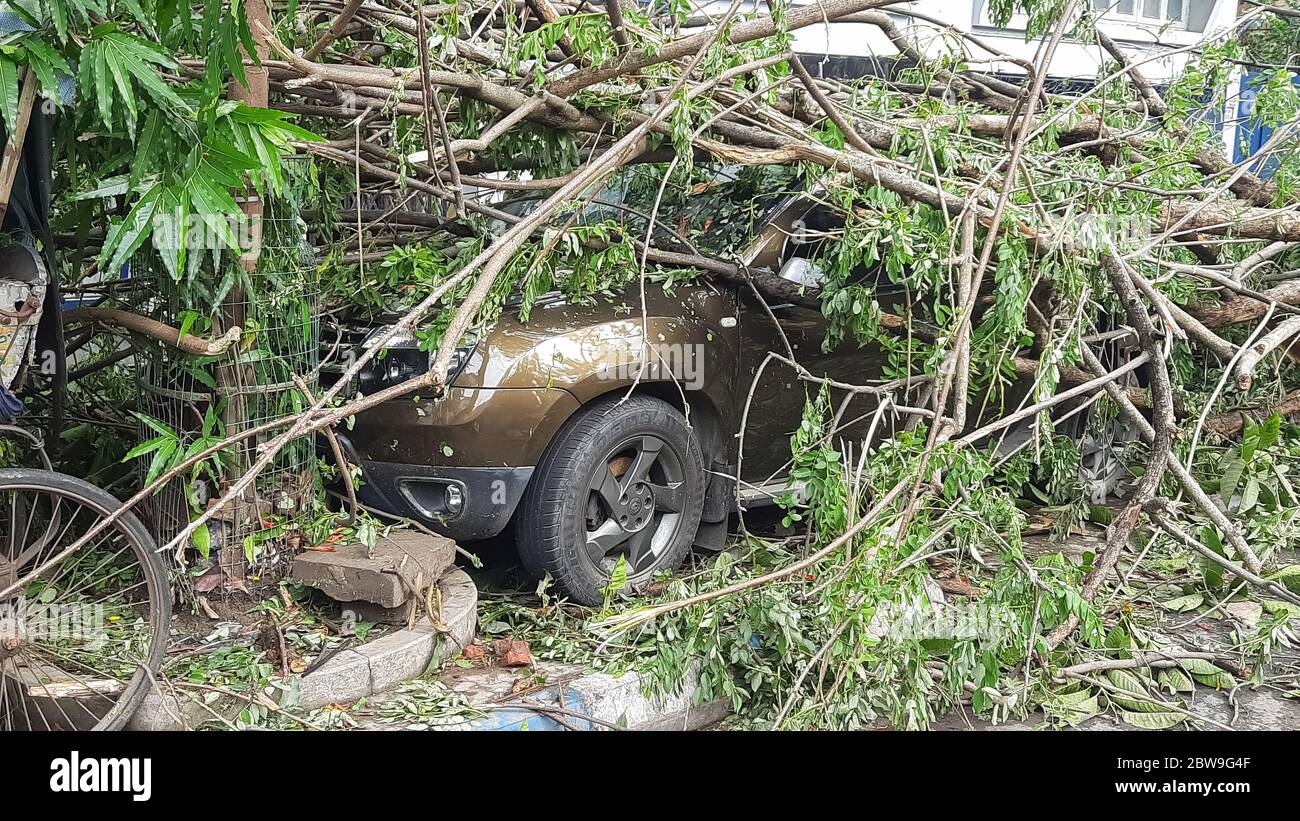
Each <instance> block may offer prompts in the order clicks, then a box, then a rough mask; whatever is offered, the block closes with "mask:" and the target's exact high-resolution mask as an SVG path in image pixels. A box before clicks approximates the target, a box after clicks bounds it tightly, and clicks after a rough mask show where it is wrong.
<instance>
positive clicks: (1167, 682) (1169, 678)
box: [1158, 667, 1196, 693]
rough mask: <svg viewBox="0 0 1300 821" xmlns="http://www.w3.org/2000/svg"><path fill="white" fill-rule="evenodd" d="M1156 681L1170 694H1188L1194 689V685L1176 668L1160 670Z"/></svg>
mask: <svg viewBox="0 0 1300 821" xmlns="http://www.w3.org/2000/svg"><path fill="white" fill-rule="evenodd" d="M1158 679H1159V681H1160V683H1161V684H1163V685H1164V686H1165V689H1167V690H1169V692H1170V693H1190V692H1192V691H1193V690H1195V689H1196V685H1195V684H1193V683H1192V680H1191V679H1190V678H1188V677H1187V674H1186V673H1184V672H1183V671H1182V670H1179V669H1178V668H1177V667H1170V668H1168V669H1166V670H1161V671H1160V675H1159V676H1158Z"/></svg>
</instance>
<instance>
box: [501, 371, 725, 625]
mask: <svg viewBox="0 0 1300 821" xmlns="http://www.w3.org/2000/svg"><path fill="white" fill-rule="evenodd" d="M703 507H704V459H703V456H702V455H701V453H700V447H699V443H698V442H697V441H696V439H695V437H694V435H693V434H692V433H691V430H690V428H689V427H687V424H686V419H685V417H683V416H682V414H681V412H680V411H678V410H677V409H676V408H674V407H672V406H671V405H669V404H667V403H666V402H663V401H661V400H659V399H655V398H653V397H648V396H632V397H629V398H627V399H625V400H622V401H620V400H619V397H612V398H609V399H602V400H597V401H596V402H593V403H592V404H590V405H588V406H587V407H585V408H583V409H582V410H580V411H579V412H578V413H577V414H575V415H574V416H573V418H571V419H570V420H569V421H568V422H567V423H566V424H565V426H564V428H563V429H562V430H561V431H560V433H558V434H557V435H556V437H555V440H554V441H552V442H551V445H550V446H549V447H548V448H547V451H546V454H545V456H543V458H542V463H541V464H540V465H539V466H538V468H537V471H536V473H535V474H534V476H533V480H532V482H530V483H529V486H528V491H527V492H526V493H525V494H524V498H523V502H522V504H521V505H520V511H519V516H518V517H517V519H516V540H517V542H518V545H519V555H520V558H521V559H522V561H523V563H524V566H525V567H526V568H528V570H529V571H531V572H532V573H533V574H535V575H537V576H539V577H540V576H543V575H545V574H550V576H551V577H552V578H553V579H554V580H555V581H556V583H557V584H558V585H559V587H560V588H561V589H562V590H563V592H564V593H567V594H568V596H569V597H570V598H572V599H573V600H574V601H577V602H580V603H582V604H589V605H596V604H600V603H601V601H602V600H603V598H604V595H605V590H606V588H607V587H608V586H609V582H610V579H611V577H612V576H613V574H614V571H615V569H616V568H617V567H618V566H619V563H620V561H621V562H622V563H623V566H624V567H625V568H626V572H627V580H628V584H629V585H630V586H632V587H633V588H635V587H637V586H639V585H642V584H644V583H645V582H647V581H649V580H650V579H651V578H652V577H653V576H654V575H655V574H656V573H658V572H660V571H672V570H675V569H677V567H678V566H679V565H680V564H681V563H682V561H683V560H684V559H685V558H686V554H687V553H688V552H689V551H690V547H691V542H692V541H693V540H694V538H695V531H696V529H697V528H698V527H699V524H700V514H701V512H702V510H703Z"/></svg>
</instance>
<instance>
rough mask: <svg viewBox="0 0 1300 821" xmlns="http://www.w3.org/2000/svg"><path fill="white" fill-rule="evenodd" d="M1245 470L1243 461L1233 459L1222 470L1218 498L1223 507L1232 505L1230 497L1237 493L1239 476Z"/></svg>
mask: <svg viewBox="0 0 1300 821" xmlns="http://www.w3.org/2000/svg"><path fill="white" fill-rule="evenodd" d="M1245 470H1246V462H1245V460H1243V459H1237V458H1235V457H1234V458H1233V459H1232V460H1231V461H1230V462H1229V463H1228V465H1227V467H1226V468H1224V469H1223V479H1222V480H1221V481H1220V483H1219V498H1220V499H1222V500H1223V504H1224V505H1225V506H1226V505H1229V504H1231V503H1232V497H1233V496H1234V495H1236V493H1237V485H1238V483H1240V482H1241V474H1242V472H1243V471H1245Z"/></svg>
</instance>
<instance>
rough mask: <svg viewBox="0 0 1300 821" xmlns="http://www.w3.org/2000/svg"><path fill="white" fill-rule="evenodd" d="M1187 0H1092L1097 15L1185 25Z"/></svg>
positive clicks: (1121, 20)
mask: <svg viewBox="0 0 1300 821" xmlns="http://www.w3.org/2000/svg"><path fill="white" fill-rule="evenodd" d="M1188 2H1189V0H1092V7H1093V8H1094V9H1095V10H1096V11H1097V13H1098V15H1103V16H1105V18H1106V19H1108V20H1115V21H1117V22H1125V23H1145V24H1148V25H1157V26H1173V27H1175V28H1185V27H1186V26H1187V10H1186V8H1185V7H1186V5H1187V3H1188Z"/></svg>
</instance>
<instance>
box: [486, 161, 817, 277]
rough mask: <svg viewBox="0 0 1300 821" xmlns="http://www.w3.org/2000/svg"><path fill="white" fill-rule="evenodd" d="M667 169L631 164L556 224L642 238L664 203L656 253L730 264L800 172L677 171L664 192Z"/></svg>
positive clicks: (529, 202) (523, 208) (532, 201)
mask: <svg viewBox="0 0 1300 821" xmlns="http://www.w3.org/2000/svg"><path fill="white" fill-rule="evenodd" d="M667 170H668V167H667V166H665V165H657V164H654V165H652V164H641V165H631V166H625V167H624V168H622V169H620V170H619V171H618V172H616V173H614V174H613V175H611V176H610V177H609V179H607V180H606V181H605V183H604V185H602V186H601V188H600V190H599V191H597V192H596V194H595V195H594V196H592V197H591V198H590V199H589V200H588V201H587V202H586V203H585V204H584V205H581V206H576V207H573V208H568V209H566V210H564V211H562V212H561V214H560V215H559V216H557V218H556V219H555V223H557V224H561V223H566V222H571V221H572V222H576V223H578V224H582V225H595V224H598V223H603V222H609V223H614V224H616V225H619V226H621V227H623V228H624V229H625V230H626V231H627V232H628V233H629V234H631V235H632V236H634V237H638V238H639V237H644V236H645V231H646V225H647V223H648V222H649V219H650V214H651V213H652V212H655V200H656V199H657V198H658V199H659V207H658V210H657V213H656V218H655V226H654V244H655V246H656V247H658V248H661V249H664V250H669V251H680V252H687V253H695V252H698V253H701V254H704V255H707V256H715V257H724V258H727V257H733V256H739V255H740V254H742V253H743V251H744V250H745V248H746V246H747V245H748V244H749V242H750V241H751V240H752V239H753V238H754V237H755V236H756V235H757V234H758V233H759V232H760V231H761V230H762V228H763V226H764V224H765V223H766V221H767V220H768V219H769V218H770V217H771V216H772V214H773V212H774V210H775V209H776V207H777V206H778V205H779V204H780V203H781V202H782V201H783V200H784V199H785V197H786V196H788V195H789V194H790V193H792V191H793V190H794V175H793V173H792V172H791V171H789V170H788V169H785V168H782V167H778V166H756V167H744V166H707V165H697V166H695V167H694V168H692V169H691V170H690V171H689V172H688V173H677V172H675V173H674V175H673V179H671V180H670V181H669V183H668V185H667V186H664V185H663V176H664V173H665V172H666V171H667ZM661 187H662V189H663V194H662V197H660V189H661ZM542 201H543V200H542V199H541V198H539V197H528V198H517V199H511V200H507V201H505V202H503V203H500V204H498V205H497V206H496V208H498V209H499V210H501V211H505V212H506V213H509V214H512V215H514V216H517V217H523V216H527V215H528V214H531V213H532V212H533V211H534V210H536V209H537V207H538V206H539V205H540V204H541V203H542ZM575 211H576V212H577V216H576V220H575V219H574V216H575ZM496 228H497V230H498V231H504V230H505V225H504V223H501V222H498V223H497V225H496Z"/></svg>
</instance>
